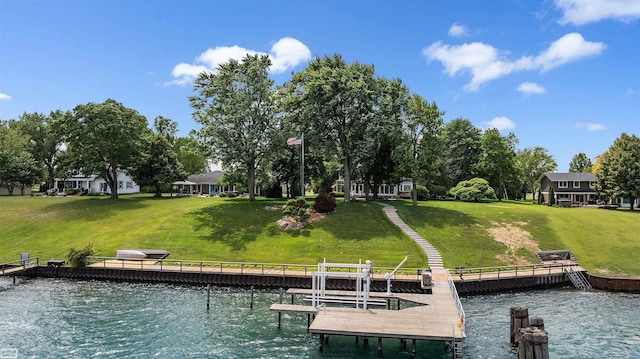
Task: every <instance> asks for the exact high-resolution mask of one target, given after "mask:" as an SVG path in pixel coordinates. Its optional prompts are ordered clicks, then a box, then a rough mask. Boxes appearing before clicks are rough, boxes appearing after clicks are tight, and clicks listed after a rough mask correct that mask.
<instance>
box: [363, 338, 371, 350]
mask: <svg viewBox="0 0 640 359" xmlns="http://www.w3.org/2000/svg"><path fill="white" fill-rule="evenodd" d="M362 342H363V343H364V347H365V348H366V347H367V346H369V337H364V338H363V340H362Z"/></svg>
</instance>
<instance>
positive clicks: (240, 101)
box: [189, 55, 280, 201]
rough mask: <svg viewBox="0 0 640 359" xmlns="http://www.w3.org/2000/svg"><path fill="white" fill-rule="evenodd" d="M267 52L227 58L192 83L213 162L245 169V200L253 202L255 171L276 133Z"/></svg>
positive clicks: (196, 115)
mask: <svg viewBox="0 0 640 359" xmlns="http://www.w3.org/2000/svg"><path fill="white" fill-rule="evenodd" d="M269 66H271V60H269V57H268V56H267V55H253V56H252V55H247V56H245V57H244V58H243V59H242V61H237V60H233V59H232V60H229V61H228V62H226V63H224V64H221V65H220V66H219V68H218V72H217V73H210V72H203V73H201V74H200V75H199V76H198V77H197V78H196V80H195V82H194V91H196V92H197V95H196V96H192V97H190V99H189V100H190V103H191V107H193V109H194V110H195V112H194V118H195V120H196V121H197V122H198V123H200V124H202V126H203V127H202V129H201V131H200V137H201V138H202V139H203V143H204V144H205V145H207V146H208V148H209V149H210V153H209V154H210V155H211V157H212V158H213V159H214V160H219V161H220V162H222V166H223V168H224V169H225V171H229V170H231V171H236V170H238V171H244V172H245V173H246V177H247V187H248V189H249V200H251V201H254V200H255V193H254V190H253V189H254V188H255V181H256V172H257V170H258V168H259V167H260V166H261V163H262V161H263V160H264V159H265V157H266V156H267V154H268V153H269V151H270V149H271V148H272V147H274V146H275V145H277V144H275V141H274V137H276V136H277V134H278V129H279V127H280V126H279V124H278V123H279V119H278V117H276V116H275V113H274V101H273V89H272V86H273V81H272V80H271V79H269V76H268V73H267V70H268V69H269Z"/></svg>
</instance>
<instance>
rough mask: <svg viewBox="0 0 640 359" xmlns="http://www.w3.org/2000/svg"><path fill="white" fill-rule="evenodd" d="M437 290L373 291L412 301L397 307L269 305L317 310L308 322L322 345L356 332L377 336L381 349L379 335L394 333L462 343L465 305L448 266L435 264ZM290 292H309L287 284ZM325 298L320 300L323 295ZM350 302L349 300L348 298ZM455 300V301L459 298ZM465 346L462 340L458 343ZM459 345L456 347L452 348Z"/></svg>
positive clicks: (334, 293) (384, 297)
mask: <svg viewBox="0 0 640 359" xmlns="http://www.w3.org/2000/svg"><path fill="white" fill-rule="evenodd" d="M432 274H433V290H432V293H431V294H415V293H390V294H387V293H386V292H371V293H370V298H374V299H378V300H381V299H382V300H388V301H389V302H390V301H392V300H397V301H398V308H399V307H400V301H403V302H409V303H411V306H408V307H407V308H404V309H399V310H393V309H392V308H391V307H392V306H391V305H388V307H387V309H362V308H354V307H351V308H348V307H344V306H343V307H337V306H330V305H320V306H319V307H318V308H314V307H311V306H309V305H296V304H281V303H277V304H273V305H272V306H271V308H270V310H272V311H275V312H278V313H279V315H278V324H280V313H281V312H289V313H306V314H308V315H309V314H314V315H315V318H314V320H313V322H312V323H311V324H310V325H309V332H310V333H312V334H317V335H319V336H320V348H321V349H322V347H323V345H324V340H325V336H328V335H340V336H355V337H364V338H378V350H382V348H381V343H382V342H381V339H383V338H396V339H402V340H412V341H414V349H413V350H414V351H415V341H416V340H429V341H441V342H447V343H451V344H453V345H454V346H456V347H457V346H458V345H457V344H461V342H462V341H463V340H464V339H465V332H464V311H462V307H461V306H459V300H458V297H457V293H456V292H455V286H453V283H452V281H451V277H450V276H449V274H448V271H447V270H445V269H433V273H432ZM287 293H288V294H290V295H291V296H292V303H293V302H294V299H293V296H294V295H306V296H308V295H310V294H311V290H308V289H289V290H288V291H287ZM325 295H326V296H331V297H343V298H345V299H346V298H352V299H354V298H355V292H354V291H329V290H327V291H325ZM320 302H322V300H320ZM346 302H348V301H347V300H345V303H346ZM456 302H457V303H456ZM460 348H461V345H460ZM454 350H455V349H454Z"/></svg>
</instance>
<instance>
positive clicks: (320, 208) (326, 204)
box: [313, 193, 336, 213]
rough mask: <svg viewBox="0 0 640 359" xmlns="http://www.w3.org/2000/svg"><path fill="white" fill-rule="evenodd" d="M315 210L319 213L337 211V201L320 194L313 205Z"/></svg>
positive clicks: (325, 194)
mask: <svg viewBox="0 0 640 359" xmlns="http://www.w3.org/2000/svg"><path fill="white" fill-rule="evenodd" d="M313 209H314V210H315V211H316V212H318V213H330V212H333V211H335V209H336V199H335V197H332V196H330V195H328V194H327V193H320V194H319V195H318V196H317V197H316V200H315V202H314V203H313Z"/></svg>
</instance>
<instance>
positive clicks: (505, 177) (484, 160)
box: [476, 128, 521, 199]
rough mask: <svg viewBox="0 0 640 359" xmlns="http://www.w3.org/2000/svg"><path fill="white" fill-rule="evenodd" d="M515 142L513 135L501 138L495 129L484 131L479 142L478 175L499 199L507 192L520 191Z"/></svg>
mask: <svg viewBox="0 0 640 359" xmlns="http://www.w3.org/2000/svg"><path fill="white" fill-rule="evenodd" d="M517 142H518V140H517V139H516V137H515V135H514V134H512V133H510V134H509V135H508V136H506V137H503V136H501V135H500V131H498V130H497V129H495V128H494V129H489V130H487V131H485V133H484V134H483V135H482V139H481V141H480V148H481V150H482V152H481V155H480V161H479V162H478V164H477V165H476V169H477V171H478V175H479V176H480V177H482V178H485V179H486V180H487V181H488V182H489V185H490V186H491V187H492V188H494V189H496V190H497V193H498V198H500V199H502V198H505V197H506V195H507V193H509V192H511V193H519V192H520V189H521V185H520V181H519V179H518V171H517V168H516V161H515V158H516V153H515V145H516V143H517Z"/></svg>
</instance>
